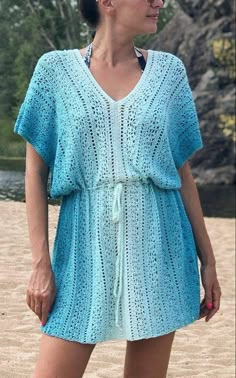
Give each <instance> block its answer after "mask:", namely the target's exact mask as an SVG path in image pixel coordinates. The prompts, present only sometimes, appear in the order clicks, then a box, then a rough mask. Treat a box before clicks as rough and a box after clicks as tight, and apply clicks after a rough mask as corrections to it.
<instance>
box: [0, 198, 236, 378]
mask: <svg viewBox="0 0 236 378" xmlns="http://www.w3.org/2000/svg"><path fill="white" fill-rule="evenodd" d="M58 210H59V207H58V206H51V205H50V206H49V233H50V239H49V241H50V245H52V242H53V239H54V236H55V231H56V224H57V219H58ZM0 214H1V215H0V230H1V233H0V298H1V309H0V330H1V332H0V378H10V377H11V378H18V377H30V376H31V373H32V371H33V368H34V364H35V361H36V358H37V354H38V350H39V340H40V337H41V333H40V330H39V319H38V317H37V316H36V315H35V314H34V313H33V312H32V311H31V310H30V309H29V307H28V306H27V304H26V301H25V291H26V288H27V284H28V279H29V277H30V273H31V252H30V248H29V240H28V226H27V218H26V210H25V204H24V203H20V202H13V201H0ZM205 222H206V226H207V230H208V233H209V236H210V239H211V242H212V246H213V250H214V253H215V257H216V261H217V273H218V280H219V282H220V285H221V289H222V297H221V307H220V310H219V311H218V312H217V313H216V315H215V316H214V317H213V318H212V319H211V320H210V321H209V322H208V323H206V322H205V320H204V319H200V320H198V321H196V322H194V323H192V324H190V325H188V326H186V327H184V328H181V329H179V330H177V331H176V335H175V338H174V342H173V347H172V352H171V357H170V362H169V369H168V377H169V378H177V377H214V378H222V377H227V378H229V377H235V374H234V372H235V369H234V365H235V359H234V355H235V339H234V333H235V332H234V329H235V291H234V288H235V254H234V248H235V247H234V246H235V243H234V237H235V234H234V226H235V220H234V219H223V218H205ZM201 291H202V297H203V288H201ZM125 347H126V341H125V340H122V341H120V340H117V341H114V340H112V341H108V342H104V343H101V344H97V345H96V347H95V349H94V351H93V353H92V355H91V357H90V360H89V363H88V365H87V368H86V372H85V374H84V377H85V378H95V377H101V378H109V377H112V378H119V377H122V372H123V364H124V356H125ZM65 378H66V377H65ZM144 378H145V377H144Z"/></svg>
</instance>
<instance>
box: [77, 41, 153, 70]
mask: <svg viewBox="0 0 236 378" xmlns="http://www.w3.org/2000/svg"><path fill="white" fill-rule="evenodd" d="M134 49H135V53H136V56H137V59H138V62H139V65H140V67H141V70H142V72H143V71H144V69H145V66H146V60H145V59H144V56H143V54H142V53H141V51H139V50H138V49H137V48H136V47H135V48H134ZM91 55H92V43H90V44H89V45H88V47H87V49H86V53H85V55H84V61H85V63H86V64H87V66H88V67H89V66H90V58H91Z"/></svg>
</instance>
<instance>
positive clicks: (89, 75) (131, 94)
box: [74, 49, 153, 105]
mask: <svg viewBox="0 0 236 378" xmlns="http://www.w3.org/2000/svg"><path fill="white" fill-rule="evenodd" d="M74 51H75V53H76V56H78V59H79V62H80V63H81V67H82V68H83V70H84V72H85V73H86V74H87V76H88V78H89V79H90V80H91V81H92V82H93V84H94V85H95V86H96V88H97V89H98V91H99V92H100V93H101V94H102V95H103V96H104V97H105V98H106V99H107V100H108V101H109V102H110V103H111V104H115V105H118V104H121V103H123V102H125V101H126V100H128V99H129V98H130V97H132V96H133V95H134V94H135V93H136V91H137V90H138V88H139V87H140V86H141V85H142V83H143V82H144V80H145V76H146V75H147V73H148V71H149V67H150V64H151V57H152V52H153V50H149V49H148V50H147V51H148V55H147V59H146V65H145V68H144V70H143V73H142V76H141V77H140V79H139V80H138V82H137V83H136V84H135V86H134V88H133V89H131V91H130V92H129V93H128V94H127V95H126V96H125V97H123V98H121V99H119V100H114V99H113V98H112V97H111V96H110V95H109V94H108V93H107V92H106V91H105V90H104V89H103V88H102V87H101V85H100V84H99V83H98V82H97V80H96V79H95V77H94V76H93V74H92V73H91V71H90V69H89V68H88V66H87V64H86V63H85V61H84V57H83V56H82V54H81V53H80V50H79V49H74Z"/></svg>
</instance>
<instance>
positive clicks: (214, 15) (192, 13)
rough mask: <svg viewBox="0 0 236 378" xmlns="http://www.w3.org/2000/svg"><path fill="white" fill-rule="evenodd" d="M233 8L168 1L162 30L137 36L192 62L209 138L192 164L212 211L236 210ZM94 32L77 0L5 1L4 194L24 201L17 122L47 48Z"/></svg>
mask: <svg viewBox="0 0 236 378" xmlns="http://www.w3.org/2000/svg"><path fill="white" fill-rule="evenodd" d="M233 7H234V3H233V1H229V0H207V1H206V0H166V2H165V6H164V8H163V9H161V12H160V17H159V20H158V30H157V33H155V34H149V35H142V36H138V37H136V39H135V45H136V46H137V47H141V48H144V49H153V50H161V51H166V52H170V53H173V54H175V55H177V56H178V57H180V58H181V59H182V60H183V62H184V64H185V66H186V70H187V73H188V77H189V82H190V86H191V89H192V91H193V95H194V99H195V103H196V108H197V112H198V117H199V123H200V128H201V133H202V137H203V144H204V147H203V148H202V149H201V150H199V151H197V152H196V153H195V154H194V156H193V157H192V159H191V160H190V165H191V167H192V172H193V175H194V178H195V180H196V183H197V185H198V189H199V195H200V199H201V203H202V207H203V211H204V215H205V216H207V217H225V218H232V217H234V216H235V166H234V163H235V139H236V138H235V30H234V28H235V13H234V9H233ZM92 35H93V30H91V29H89V27H88V26H87V25H86V23H85V22H84V20H83V19H82V18H81V15H80V13H79V11H78V4H77V2H76V1H70V0H54V1H50V0H38V1H37V0H1V2H0V36H1V38H0V200H3V201H9V200H11V201H12V200H13V201H24V200H25V197H24V169H25V143H24V141H23V139H22V138H21V137H19V136H18V135H16V134H15V133H13V127H14V122H15V120H16V117H17V114H18V111H19V107H20V105H21V103H22V102H23V99H24V96H25V93H26V90H27V87H28V84H29V81H30V78H31V75H32V73H33V69H34V67H35V64H36V62H37V60H38V59H39V57H40V56H41V55H42V54H43V53H44V52H47V51H51V50H58V49H59V50H61V49H72V48H82V47H84V46H86V45H88V44H89V43H90V42H91V41H92ZM49 203H51V204H59V202H58V201H55V200H51V199H50V198H49Z"/></svg>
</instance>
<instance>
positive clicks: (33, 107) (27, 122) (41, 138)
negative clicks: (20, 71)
mask: <svg viewBox="0 0 236 378" xmlns="http://www.w3.org/2000/svg"><path fill="white" fill-rule="evenodd" d="M50 56H52V52H47V53H44V54H43V55H42V56H41V57H40V58H39V59H38V62H37V64H36V66H35V68H34V72H33V75H32V77H31V80H30V82H29V86H28V89H27V92H26V95H25V98H24V101H23V103H22V104H21V107H20V110H19V113H18V116H17V119H16V122H15V125H14V132H15V133H16V134H19V135H20V136H22V137H23V138H24V139H25V140H26V141H27V142H29V143H30V144H31V145H32V146H33V147H34V149H35V150H36V151H37V153H38V154H39V155H40V156H41V157H42V159H43V160H44V161H45V163H46V164H47V165H48V166H49V167H52V166H53V163H54V158H55V151H56V139H57V130H56V117H55V113H56V112H55V97H54V91H53V83H54V75H53V68H52V62H51V59H50Z"/></svg>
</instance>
